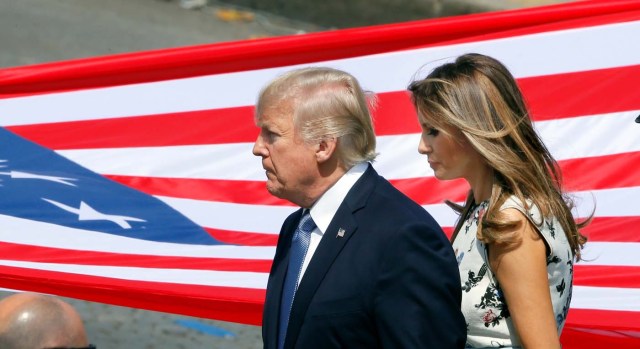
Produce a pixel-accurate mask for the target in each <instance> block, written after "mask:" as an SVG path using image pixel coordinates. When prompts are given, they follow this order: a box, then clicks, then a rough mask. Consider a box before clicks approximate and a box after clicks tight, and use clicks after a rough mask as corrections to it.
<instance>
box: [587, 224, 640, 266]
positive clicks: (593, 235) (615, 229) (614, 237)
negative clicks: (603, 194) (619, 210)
mask: <svg viewBox="0 0 640 349" xmlns="http://www.w3.org/2000/svg"><path fill="white" fill-rule="evenodd" d="M638 227H640V217H638V216H632V217H595V218H594V219H593V221H591V224H589V225H587V226H586V227H585V228H584V229H583V231H582V234H584V235H585V236H587V238H588V239H589V240H588V241H599V242H640V234H638ZM588 241H587V244H588V243H589V242H588ZM637 275H640V274H637Z"/></svg>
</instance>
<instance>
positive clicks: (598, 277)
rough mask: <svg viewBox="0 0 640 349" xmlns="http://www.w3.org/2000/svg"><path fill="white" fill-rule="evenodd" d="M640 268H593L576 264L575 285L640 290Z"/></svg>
mask: <svg viewBox="0 0 640 349" xmlns="http://www.w3.org/2000/svg"><path fill="white" fill-rule="evenodd" d="M638 275H640V267H628V266H613V267H612V266H591V265H584V264H581V263H576V264H575V266H574V276H573V284H574V285H580V286H594V287H622V288H640V278H638V277H637V276H638Z"/></svg>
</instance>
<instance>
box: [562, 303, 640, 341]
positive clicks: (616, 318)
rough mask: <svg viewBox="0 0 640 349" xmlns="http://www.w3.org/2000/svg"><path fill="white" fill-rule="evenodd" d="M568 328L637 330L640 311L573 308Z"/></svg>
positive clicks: (639, 326) (568, 319)
mask: <svg viewBox="0 0 640 349" xmlns="http://www.w3.org/2000/svg"><path fill="white" fill-rule="evenodd" d="M567 328H572V329H601V330H613V331H625V330H636V331H637V330H639V329H640V312H637V311H614V310H596V309H574V308H571V310H569V315H567V322H566V325H565V329H567ZM604 348H606V346H605V347H604Z"/></svg>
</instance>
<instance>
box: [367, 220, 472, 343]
mask: <svg viewBox="0 0 640 349" xmlns="http://www.w3.org/2000/svg"><path fill="white" fill-rule="evenodd" d="M381 263H382V264H381V268H380V273H379V275H378V279H377V282H376V290H375V294H374V309H375V312H376V313H375V319H376V326H377V332H378V334H379V336H380V341H381V343H382V345H383V347H384V348H443V349H444V348H464V345H465V341H466V325H465V321H464V317H463V316H462V313H461V311H460V302H461V290H460V277H459V274H458V266H457V263H456V261H455V256H454V253H453V251H452V248H451V244H450V243H449V241H447V239H446V237H444V234H443V233H442V231H441V230H440V229H439V228H435V227H433V226H432V225H429V224H427V223H413V224H409V225H407V226H404V227H401V228H400V231H399V232H398V233H397V234H393V238H392V239H391V240H390V241H388V246H387V248H385V254H384V256H383V258H382V260H381Z"/></svg>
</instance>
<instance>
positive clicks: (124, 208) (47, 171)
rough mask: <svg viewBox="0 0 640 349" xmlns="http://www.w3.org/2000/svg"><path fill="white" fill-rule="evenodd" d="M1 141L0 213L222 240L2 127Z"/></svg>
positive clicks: (159, 237) (169, 237)
mask: <svg viewBox="0 0 640 349" xmlns="http://www.w3.org/2000/svg"><path fill="white" fill-rule="evenodd" d="M0 143H1V144H2V147H0V193H1V195H0V214H4V215H8V216H13V217H18V218H23V219H29V220H33V221H39V222H46V223H51V224H56V225H61V226H66V227H70V228H76V229H83V230H92V231H98V232H102V233H108V234H115V235H120V236H125V237H130V238H136V239H142V240H149V241H157V242H172V243H183V244H199V245H217V244H222V243H221V242H219V241H217V240H216V239H214V238H213V237H212V236H211V235H209V234H208V233H207V232H206V231H205V230H204V229H203V228H202V227H200V226H199V225H197V224H195V223H194V222H192V221H191V220H189V219H188V218H186V217H185V216H184V215H182V214H181V213H180V212H178V211H176V210H174V209H173V208H171V207H170V206H168V205H167V204H165V203H163V202H162V201H160V200H158V199H156V198H154V197H152V196H150V195H146V194H144V193H142V192H139V191H137V190H134V189H131V188H128V187H125V186H123V185H121V184H118V183H116V182H113V181H111V180H109V179H107V178H105V177H103V176H100V175H98V174H96V173H94V172H92V171H90V170H88V169H86V168H84V167H82V166H80V165H78V164H76V163H74V162H72V161H70V160H68V159H66V158H64V157H63V156H60V155H58V154H56V153H55V152H53V151H51V150H50V149H47V148H44V147H41V146H39V145H37V144H35V143H32V142H30V141H28V140H26V139H24V138H21V137H19V136H17V135H15V134H13V133H11V132H9V131H7V130H6V129H4V128H0ZM15 233H16V234H19V232H15Z"/></svg>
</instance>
